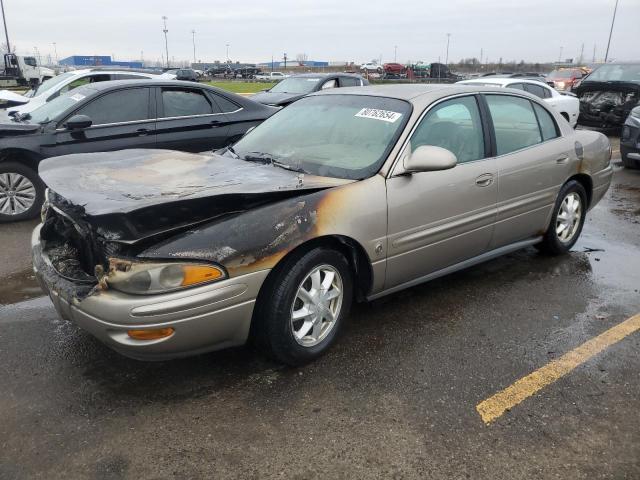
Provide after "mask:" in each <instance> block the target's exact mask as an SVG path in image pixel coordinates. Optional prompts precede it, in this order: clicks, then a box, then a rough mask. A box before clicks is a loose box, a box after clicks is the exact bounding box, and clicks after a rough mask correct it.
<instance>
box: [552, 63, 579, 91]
mask: <svg viewBox="0 0 640 480" xmlns="http://www.w3.org/2000/svg"><path fill="white" fill-rule="evenodd" d="M585 75H586V72H585V71H584V70H582V69H581V68H559V69H557V70H553V71H552V72H551V73H550V74H549V75H547V81H548V82H550V84H551V86H552V87H554V88H555V89H556V90H558V91H565V90H566V91H569V92H571V91H573V88H574V87H576V86H578V84H579V83H580V80H582V77H584V76H585Z"/></svg>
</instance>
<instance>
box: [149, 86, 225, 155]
mask: <svg viewBox="0 0 640 480" xmlns="http://www.w3.org/2000/svg"><path fill="white" fill-rule="evenodd" d="M156 101H157V108H158V123H157V129H156V136H157V146H158V148H166V149H172V150H182V151H186V152H203V151H205V150H212V149H218V148H222V147H224V146H225V145H226V144H227V139H228V132H229V125H228V124H227V118H226V115H225V114H224V113H222V111H221V109H220V107H219V106H218V104H217V103H215V102H214V101H213V100H212V99H211V98H209V97H208V96H207V94H206V93H205V92H204V91H203V89H201V88H197V87H193V88H192V87H181V86H180V87H169V86H163V87H158V88H156Z"/></svg>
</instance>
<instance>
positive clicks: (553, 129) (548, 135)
mask: <svg viewBox="0 0 640 480" xmlns="http://www.w3.org/2000/svg"><path fill="white" fill-rule="evenodd" d="M533 108H534V109H535V111H536V115H537V117H538V123H539V124H540V131H541V132H542V139H543V140H544V141H547V140H551V139H552V138H557V137H559V136H560V133H559V132H558V126H557V125H556V122H555V120H554V119H553V117H552V116H551V114H550V113H549V112H547V111H546V110H545V109H544V108H542V107H541V106H540V105H537V104H535V103H534V104H533Z"/></svg>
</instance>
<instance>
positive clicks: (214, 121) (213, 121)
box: [209, 120, 221, 128]
mask: <svg viewBox="0 0 640 480" xmlns="http://www.w3.org/2000/svg"><path fill="white" fill-rule="evenodd" d="M209 125H211V128H216V127H219V126H220V125H221V123H220V120H211V122H209Z"/></svg>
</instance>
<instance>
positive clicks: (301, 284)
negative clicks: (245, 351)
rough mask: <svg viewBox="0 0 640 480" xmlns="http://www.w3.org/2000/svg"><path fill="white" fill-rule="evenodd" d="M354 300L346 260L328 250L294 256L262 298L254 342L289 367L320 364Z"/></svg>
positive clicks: (275, 275)
mask: <svg viewBox="0 0 640 480" xmlns="http://www.w3.org/2000/svg"><path fill="white" fill-rule="evenodd" d="M352 298H353V275H352V273H351V268H350V266H349V263H348V262H347V260H346V258H345V257H344V255H342V254H341V253H339V252H337V251H335V250H332V249H327V248H323V247H319V248H314V249H313V250H310V251H308V252H306V253H305V254H303V255H301V256H299V255H293V256H292V257H290V258H289V259H286V260H285V262H284V264H282V265H280V266H279V267H277V270H276V271H275V272H274V276H273V277H272V278H270V279H269V283H268V284H267V285H265V287H264V291H263V292H261V294H260V298H259V301H258V304H257V305H256V315H255V318H254V321H255V322H256V323H255V325H254V336H255V340H257V343H258V345H259V346H260V347H261V348H262V349H263V350H264V351H265V352H266V353H267V354H269V355H270V356H272V357H274V358H275V359H276V360H278V361H280V362H282V363H285V364H287V365H291V366H298V365H303V364H305V363H308V362H310V361H312V360H315V359H316V358H318V357H319V356H321V355H322V354H324V352H326V351H327V349H329V347H330V346H331V345H332V344H333V343H334V341H335V339H336V336H337V334H338V332H339V330H340V327H341V325H342V323H343V321H344V318H345V317H346V316H347V315H348V314H349V310H350V308H351V301H352Z"/></svg>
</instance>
